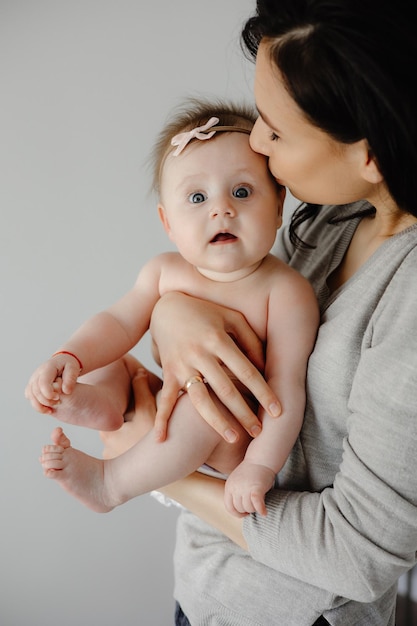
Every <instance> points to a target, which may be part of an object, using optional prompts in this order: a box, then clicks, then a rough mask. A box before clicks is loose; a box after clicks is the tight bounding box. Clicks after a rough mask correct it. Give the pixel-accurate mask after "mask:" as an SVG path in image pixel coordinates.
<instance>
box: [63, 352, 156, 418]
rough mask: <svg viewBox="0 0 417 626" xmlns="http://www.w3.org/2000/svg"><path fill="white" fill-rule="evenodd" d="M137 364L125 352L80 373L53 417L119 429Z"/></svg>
mask: <svg viewBox="0 0 417 626" xmlns="http://www.w3.org/2000/svg"><path fill="white" fill-rule="evenodd" d="M138 367H140V363H139V361H137V359H135V357H133V356H132V355H130V354H127V355H125V356H124V357H123V358H121V359H119V360H118V361H115V362H114V363H111V364H110V365H107V366H106V367H102V368H100V369H97V370H94V371H93V372H89V373H88V374H86V375H85V376H81V377H80V380H79V382H77V384H76V386H75V389H74V391H73V392H72V394H71V395H68V396H67V395H64V394H62V395H61V401H60V403H59V404H58V405H57V406H56V408H55V410H54V417H56V418H57V419H59V420H60V421H61V422H64V423H66V424H74V425H76V426H87V427H88V428H95V429H97V430H102V431H106V430H118V429H119V428H120V427H121V426H122V424H123V422H124V415H125V413H126V412H127V411H128V410H129V403H130V402H131V395H132V394H131V379H132V377H133V375H134V373H135V371H136V370H137V369H138ZM154 378H156V377H154ZM152 381H153V378H152Z"/></svg>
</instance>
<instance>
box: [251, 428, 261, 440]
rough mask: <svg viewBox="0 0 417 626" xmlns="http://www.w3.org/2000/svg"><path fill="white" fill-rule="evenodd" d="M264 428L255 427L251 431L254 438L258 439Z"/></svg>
mask: <svg viewBox="0 0 417 626" xmlns="http://www.w3.org/2000/svg"><path fill="white" fill-rule="evenodd" d="M261 430H262V428H261V427H260V426H253V428H252V429H251V433H252V437H257V436H258V435H259V433H260V432H261Z"/></svg>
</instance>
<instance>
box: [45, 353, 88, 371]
mask: <svg viewBox="0 0 417 626" xmlns="http://www.w3.org/2000/svg"><path fill="white" fill-rule="evenodd" d="M58 354H68V355H69V356H73V357H74V359H75V360H76V361H78V365H79V366H80V372H82V370H83V364H82V363H81V361H80V359H79V358H78V357H77V355H76V354H74V353H73V352H68V350H58V352H54V353H53V355H52V356H57V355H58Z"/></svg>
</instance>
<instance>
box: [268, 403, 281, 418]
mask: <svg viewBox="0 0 417 626" xmlns="http://www.w3.org/2000/svg"><path fill="white" fill-rule="evenodd" d="M280 413H281V407H280V405H279V404H277V403H276V402H274V403H273V404H270V405H269V414H270V415H272V417H278V415H280Z"/></svg>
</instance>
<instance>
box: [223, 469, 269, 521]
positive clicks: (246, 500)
mask: <svg viewBox="0 0 417 626" xmlns="http://www.w3.org/2000/svg"><path fill="white" fill-rule="evenodd" d="M274 482H275V473H274V471H273V470H272V469H271V468H270V467H266V465H259V464H258V463H252V462H251V461H248V460H246V459H244V460H243V461H242V463H240V465H238V466H237V467H236V469H234V470H233V472H232V473H231V474H230V476H229V477H228V479H227V480H226V485H225V493H224V498H225V506H226V509H227V511H228V512H229V513H231V514H232V515H234V516H236V517H244V516H245V515H247V514H248V513H259V514H260V515H266V506H265V494H266V493H267V491H269V490H270V489H271V488H272V487H273V486H274Z"/></svg>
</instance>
